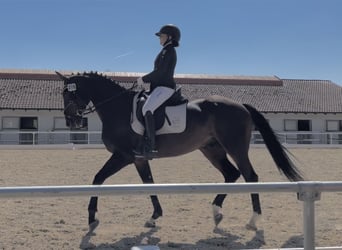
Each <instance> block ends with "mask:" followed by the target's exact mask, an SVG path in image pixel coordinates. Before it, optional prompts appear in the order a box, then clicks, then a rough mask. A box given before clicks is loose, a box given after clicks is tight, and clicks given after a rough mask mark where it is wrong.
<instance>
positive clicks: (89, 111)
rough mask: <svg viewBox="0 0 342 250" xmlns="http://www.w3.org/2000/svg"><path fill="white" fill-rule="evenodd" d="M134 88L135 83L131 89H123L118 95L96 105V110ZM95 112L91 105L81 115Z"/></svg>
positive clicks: (93, 106)
mask: <svg viewBox="0 0 342 250" xmlns="http://www.w3.org/2000/svg"><path fill="white" fill-rule="evenodd" d="M136 87H137V83H136V82H135V83H133V85H132V87H130V88H128V89H125V90H123V91H121V92H120V93H118V94H116V95H113V96H111V97H109V98H107V99H105V100H103V101H102V102H100V103H98V104H97V105H96V106H97V109H98V108H99V107H100V106H102V105H104V104H106V103H108V102H110V101H112V100H113V99H116V98H118V97H119V96H121V95H123V94H125V93H126V92H129V91H131V90H133V89H135V88H136ZM95 111H96V107H95V105H92V106H91V107H89V108H86V109H85V110H84V111H83V113H82V115H88V114H91V113H94V112H95Z"/></svg>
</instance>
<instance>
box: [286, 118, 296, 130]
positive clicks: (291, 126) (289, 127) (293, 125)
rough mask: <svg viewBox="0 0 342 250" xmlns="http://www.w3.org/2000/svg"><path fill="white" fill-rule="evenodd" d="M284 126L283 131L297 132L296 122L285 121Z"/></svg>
mask: <svg viewBox="0 0 342 250" xmlns="http://www.w3.org/2000/svg"><path fill="white" fill-rule="evenodd" d="M284 126H285V128H284V130H285V131H297V120H285V121H284Z"/></svg>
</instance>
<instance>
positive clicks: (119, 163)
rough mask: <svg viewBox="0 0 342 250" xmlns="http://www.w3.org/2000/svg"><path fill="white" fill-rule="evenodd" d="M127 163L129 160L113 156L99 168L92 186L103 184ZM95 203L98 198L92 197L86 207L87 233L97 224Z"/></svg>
mask: <svg viewBox="0 0 342 250" xmlns="http://www.w3.org/2000/svg"><path fill="white" fill-rule="evenodd" d="M129 163H131V161H130V160H129V159H126V158H125V157H122V156H121V155H120V154H118V153H115V154H113V155H112V156H111V158H110V159H109V160H108V161H107V162H106V164H105V165H104V166H103V167H102V168H101V170H100V171H99V172H98V173H97V174H96V175H95V177H94V180H93V185H101V184H103V183H104V181H105V180H106V179H107V178H108V177H110V176H112V175H113V174H115V173H116V172H118V171H119V170H120V169H122V168H123V167H125V166H127V165H128V164H129ZM97 201H98V197H97V196H93V197H91V198H90V202H89V205H88V224H89V232H92V231H94V230H95V228H96V227H97V226H98V224H99V221H98V220H97V219H96V217H95V214H96V212H97Z"/></svg>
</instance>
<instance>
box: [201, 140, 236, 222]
mask: <svg viewBox="0 0 342 250" xmlns="http://www.w3.org/2000/svg"><path fill="white" fill-rule="evenodd" d="M200 150H201V152H202V153H203V154H204V156H205V157H206V158H207V159H208V160H209V161H210V162H211V163H212V164H213V165H214V166H215V167H216V168H217V169H218V170H219V171H220V172H221V173H222V175H223V177H224V181H225V182H226V183H228V182H230V183H233V182H235V181H236V180H237V179H238V178H239V177H240V172H239V170H237V169H236V168H235V166H234V165H233V164H232V163H231V162H230V161H229V160H228V158H227V154H226V151H225V150H224V149H223V148H222V146H221V145H220V144H219V143H218V142H216V141H213V142H211V143H210V144H207V145H206V146H204V147H202V148H200ZM226 196H227V194H218V195H217V196H216V197H215V199H214V201H213V203H212V204H213V213H214V221H215V225H216V226H217V225H218V224H219V223H220V222H221V221H222V218H223V215H222V204H223V201H224V199H225V198H226Z"/></svg>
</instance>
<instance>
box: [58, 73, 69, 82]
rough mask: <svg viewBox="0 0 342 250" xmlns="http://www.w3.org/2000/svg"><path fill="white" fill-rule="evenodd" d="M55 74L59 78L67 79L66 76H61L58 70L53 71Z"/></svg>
mask: <svg viewBox="0 0 342 250" xmlns="http://www.w3.org/2000/svg"><path fill="white" fill-rule="evenodd" d="M55 72H56V74H57V75H58V76H59V78H60V79H61V80H63V81H65V80H67V79H68V78H67V77H66V76H63V75H62V74H61V73H59V72H58V71H55Z"/></svg>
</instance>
